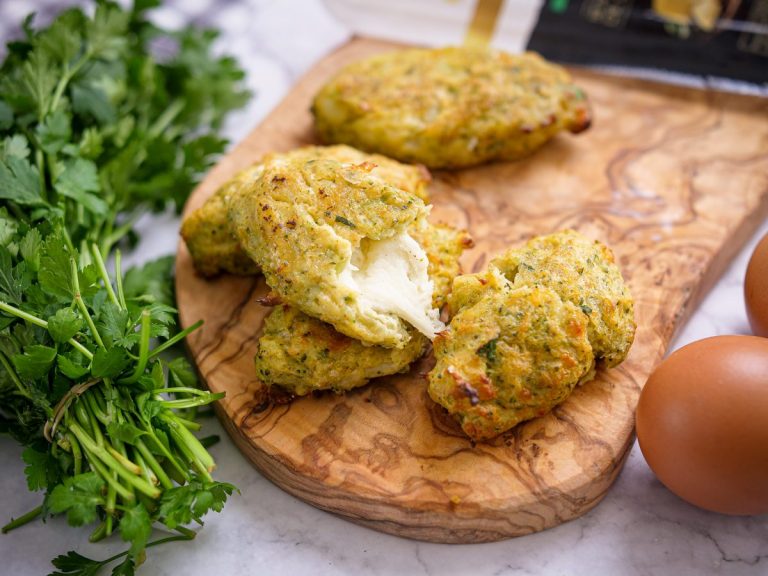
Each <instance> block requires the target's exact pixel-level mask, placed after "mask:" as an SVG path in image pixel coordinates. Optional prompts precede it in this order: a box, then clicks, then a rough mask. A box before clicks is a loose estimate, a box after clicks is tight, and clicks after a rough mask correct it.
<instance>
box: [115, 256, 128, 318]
mask: <svg viewBox="0 0 768 576" xmlns="http://www.w3.org/2000/svg"><path fill="white" fill-rule="evenodd" d="M115 280H116V281H117V298H118V299H119V300H120V308H122V309H123V310H127V309H128V306H126V304H125V291H124V290H123V257H122V254H120V250H115Z"/></svg>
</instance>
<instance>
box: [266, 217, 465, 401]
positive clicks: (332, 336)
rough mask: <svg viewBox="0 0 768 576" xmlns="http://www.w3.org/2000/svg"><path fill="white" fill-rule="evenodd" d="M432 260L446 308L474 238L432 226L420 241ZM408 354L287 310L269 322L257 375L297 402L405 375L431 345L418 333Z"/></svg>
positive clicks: (436, 295)
mask: <svg viewBox="0 0 768 576" xmlns="http://www.w3.org/2000/svg"><path fill="white" fill-rule="evenodd" d="M414 236H415V237H416V238H417V240H418V242H419V243H420V244H421V245H422V247H423V248H424V250H425V252H426V253H427V258H428V259H429V277H430V278H431V279H432V281H433V283H434V286H435V288H434V292H433V294H432V304H433V306H434V307H435V308H440V307H441V306H442V305H443V304H444V303H445V301H446V299H447V296H448V292H449V291H450V289H451V279H452V277H453V276H456V275H457V274H458V273H459V272H460V266H459V257H460V256H461V253H462V252H463V251H464V249H465V248H468V247H469V246H470V245H471V241H470V240H469V236H468V234H467V233H466V232H465V231H463V230H456V229H454V228H452V227H450V226H447V225H444V224H436V225H432V224H429V225H427V226H426V227H424V228H420V229H419V233H418V235H414ZM410 335H411V339H410V340H409V341H408V343H407V344H406V345H405V347H404V348H402V349H397V348H384V347H382V346H365V345H364V344H363V343H362V342H360V341H358V340H354V339H352V338H349V337H348V336H344V335H343V334H340V333H339V332H338V331H336V330H335V329H334V328H333V326H331V325H330V324H327V323H325V322H322V321H320V320H317V319H316V318H311V317H310V316H307V315H306V314H304V313H303V312H300V311H299V310H297V309H296V308H294V307H291V306H288V305H281V306H278V307H277V308H275V309H274V310H273V311H272V312H270V314H269V315H268V316H267V318H266V320H265V323H264V333H263V335H262V336H261V338H260V339H259V351H258V353H257V354H256V358H255V363H256V372H257V374H258V375H259V378H260V379H261V380H262V382H265V383H266V384H269V385H270V386H272V385H279V386H280V387H281V388H284V389H286V390H288V391H290V392H291V393H293V394H296V395H297V396H303V395H305V394H308V393H309V392H312V391H314V390H334V391H335V392H341V391H344V390H351V389H352V388H357V387H358V386H363V385H364V384H366V383H367V382H368V380H370V379H371V378H376V377H378V376H388V375H390V374H397V373H399V372H404V371H406V370H407V369H408V367H409V366H410V365H411V363H413V362H414V361H415V360H416V359H418V358H419V357H420V356H422V355H423V354H424V352H425V350H426V348H427V346H428V344H429V340H428V339H427V338H426V337H425V336H424V335H422V334H420V333H418V332H417V331H416V330H414V329H410Z"/></svg>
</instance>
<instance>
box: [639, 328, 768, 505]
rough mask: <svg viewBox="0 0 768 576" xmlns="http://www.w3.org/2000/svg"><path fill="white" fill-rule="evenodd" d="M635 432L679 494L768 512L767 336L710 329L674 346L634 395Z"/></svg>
mask: <svg viewBox="0 0 768 576" xmlns="http://www.w3.org/2000/svg"><path fill="white" fill-rule="evenodd" d="M637 438H638V441H639V442H640V449H641V450H642V452H643V456H645V459H646V461H647V462H648V465H649V466H650V467H651V469H652V470H653V471H654V473H655V474H656V476H658V478H659V480H661V482H662V483H663V484H664V485H665V486H667V488H669V489H670V490H671V491H672V492H674V493H675V494H677V495H678V496H680V497H681V498H682V499H684V500H686V501H688V502H690V503H691V504H694V505H696V506H699V507H701V508H705V509H707V510H712V511H715V512H722V513H724V514H763V513H768V339H766V338H758V337H756V336H715V337H713V338H706V339H704V340H699V341H697V342H693V343H692V344H689V345H688V346H685V347H683V348H681V349H679V350H677V351H676V352H674V353H672V354H671V355H670V356H669V357H668V358H667V359H666V360H664V361H663V362H662V363H661V364H660V365H659V366H658V367H657V368H656V370H654V372H653V374H651V376H650V378H649V379H648V382H647V383H646V384H645V387H644V388H643V391H642V393H641V394H640V401H639V403H638V406H637Z"/></svg>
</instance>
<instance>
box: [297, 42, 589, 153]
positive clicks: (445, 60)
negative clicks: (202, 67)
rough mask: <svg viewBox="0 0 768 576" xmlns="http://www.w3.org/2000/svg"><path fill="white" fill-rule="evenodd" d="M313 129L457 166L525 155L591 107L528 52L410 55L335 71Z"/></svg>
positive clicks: (572, 126) (585, 118)
mask: <svg viewBox="0 0 768 576" xmlns="http://www.w3.org/2000/svg"><path fill="white" fill-rule="evenodd" d="M312 112H313V114H314V116H315V127H316V130H317V133H318V135H319V136H320V138H321V139H322V140H323V141H325V142H328V143H345V144H350V145H352V146H355V147H356V148H360V149H361V150H368V151H371V152H379V153H381V154H385V155H387V156H391V157H392V158H397V159H399V160H402V161H404V162H419V163H422V164H424V165H426V166H428V167H430V168H464V167H468V166H474V165H477V164H481V163H484V162H489V161H493V160H515V159H518V158H522V157H524V156H527V155H528V154H530V153H532V152H533V151H534V150H536V149H538V148H539V147H541V146H542V145H543V144H544V143H546V142H547V141H548V140H550V139H551V138H552V137H553V136H554V135H555V134H557V133H558V132H560V131H562V130H568V131H570V132H572V133H574V134H576V133H579V132H581V131H583V130H586V129H587V128H588V127H589V125H590V122H591V110H590V107H589V103H588V101H587V98H586V96H585V95H584V92H583V91H582V90H581V89H579V88H578V87H577V86H575V85H574V84H573V83H572V81H571V77H570V75H569V74H568V72H566V70H565V69H564V68H562V67H560V66H557V65H555V64H551V63H549V62H547V61H546V60H544V59H543V58H542V57H541V56H539V55H538V54H535V53H532V52H527V53H524V54H520V55H512V54H508V53H505V52H502V51H497V50H490V49H485V48H468V47H461V48H460V47H448V48H441V49H413V50H400V51H396V52H390V53H387V54H382V55H379V56H374V57H372V58H368V59H366V60H362V61H360V62H356V63H353V64H351V65H349V66H347V67H346V68H344V69H343V70H342V71H341V72H340V73H339V74H338V75H337V76H336V77H335V78H333V79H332V80H331V81H330V82H329V83H328V84H326V85H325V86H324V87H323V88H322V89H321V90H320V92H319V93H318V94H317V95H316V97H315V100H314V102H313V105H312Z"/></svg>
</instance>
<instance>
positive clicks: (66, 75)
mask: <svg viewBox="0 0 768 576" xmlns="http://www.w3.org/2000/svg"><path fill="white" fill-rule="evenodd" d="M92 55H93V52H92V51H91V48H88V49H87V50H86V51H85V52H84V53H83V55H82V56H81V57H80V59H79V60H78V61H77V62H75V65H74V66H72V67H71V68H70V67H69V66H65V68H64V71H63V74H62V75H61V78H60V79H59V82H58V84H57V85H56V91H55V92H54V93H53V98H52V99H51V105H50V107H49V108H48V112H49V113H50V112H54V111H55V110H56V108H58V106H59V100H61V97H62V96H63V95H64V90H65V89H66V88H67V85H68V84H69V82H70V80H72V78H74V77H75V74H77V73H78V72H79V71H80V68H82V67H83V66H85V64H86V63H87V62H88V60H90V59H91V56H92Z"/></svg>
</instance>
